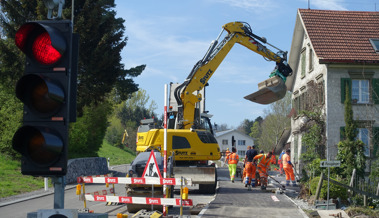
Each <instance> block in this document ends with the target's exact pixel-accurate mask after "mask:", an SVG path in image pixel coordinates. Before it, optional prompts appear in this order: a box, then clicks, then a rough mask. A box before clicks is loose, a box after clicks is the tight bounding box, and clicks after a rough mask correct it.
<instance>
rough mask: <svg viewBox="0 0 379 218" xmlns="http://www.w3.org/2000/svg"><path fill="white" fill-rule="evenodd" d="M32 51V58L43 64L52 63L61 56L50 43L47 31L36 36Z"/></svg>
mask: <svg viewBox="0 0 379 218" xmlns="http://www.w3.org/2000/svg"><path fill="white" fill-rule="evenodd" d="M32 53H33V56H34V58H35V59H36V60H37V61H38V62H39V63H41V64H44V65H51V64H54V63H56V62H57V61H58V60H59V59H60V58H61V57H62V55H61V54H60V53H59V52H58V51H57V50H56V49H55V48H54V47H53V46H52V45H51V39H50V36H49V34H48V33H47V32H44V33H42V34H40V35H39V36H37V37H36V39H35V40H34V42H33V47H32Z"/></svg>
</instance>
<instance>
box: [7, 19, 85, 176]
mask: <svg viewBox="0 0 379 218" xmlns="http://www.w3.org/2000/svg"><path fill="white" fill-rule="evenodd" d="M78 41H79V40H78V37H77V35H76V34H73V33H72V23H71V21H67V20H47V21H34V22H27V23H25V24H23V25H22V26H21V27H20V29H19V30H18V31H17V33H16V36H15V43H16V46H17V47H18V48H19V49H20V50H21V51H22V52H23V53H25V55H26V64H25V72H24V75H23V76H22V78H21V79H20V80H19V81H18V82H17V85H16V96H17V98H19V99H20V100H21V101H22V102H23V103H24V118H23V126H22V127H21V128H20V129H18V130H17V132H16V133H15V135H14V136H13V140H12V147H13V149H15V150H16V151H18V152H19V153H21V155H22V159H21V172H22V174H24V175H34V176H51V175H65V174H66V172H67V151H68V124H69V122H73V121H75V117H76V97H75V96H76V74H77V53H78Z"/></svg>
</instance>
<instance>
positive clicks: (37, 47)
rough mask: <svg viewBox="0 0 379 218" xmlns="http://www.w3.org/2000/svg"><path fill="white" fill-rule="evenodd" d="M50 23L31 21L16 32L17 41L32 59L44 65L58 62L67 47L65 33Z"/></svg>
mask: <svg viewBox="0 0 379 218" xmlns="http://www.w3.org/2000/svg"><path fill="white" fill-rule="evenodd" d="M50 25H51V24H49V23H42V22H30V23H26V24H24V25H22V26H21V27H20V29H19V30H18V31H17V32H16V36H15V43H16V45H17V47H18V48H19V49H21V51H22V52H24V53H25V54H26V56H27V57H29V58H30V59H31V60H32V61H35V62H37V63H39V64H41V65H44V66H52V65H54V64H56V63H57V62H58V61H59V60H60V59H61V58H62V56H63V55H64V53H65V51H66V49H67V48H66V47H67V43H66V40H65V38H64V35H63V33H62V32H61V31H60V30H58V29H57V28H55V27H53V26H50Z"/></svg>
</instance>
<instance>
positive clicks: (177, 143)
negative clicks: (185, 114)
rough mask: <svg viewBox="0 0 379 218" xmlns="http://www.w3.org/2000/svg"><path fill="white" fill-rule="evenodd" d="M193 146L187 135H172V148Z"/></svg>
mask: <svg viewBox="0 0 379 218" xmlns="http://www.w3.org/2000/svg"><path fill="white" fill-rule="evenodd" d="M184 148H191V145H190V143H189V142H188V140H187V139H186V138H185V137H180V136H173V137H172V149H184Z"/></svg>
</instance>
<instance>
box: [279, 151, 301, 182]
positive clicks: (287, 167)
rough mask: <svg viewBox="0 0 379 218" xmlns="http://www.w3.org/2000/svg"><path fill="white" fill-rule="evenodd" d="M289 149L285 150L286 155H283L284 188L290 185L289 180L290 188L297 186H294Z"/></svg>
mask: <svg viewBox="0 0 379 218" xmlns="http://www.w3.org/2000/svg"><path fill="white" fill-rule="evenodd" d="M290 153H291V149H287V150H286V153H285V154H283V157H282V159H283V169H284V172H285V173H286V186H289V185H290V179H291V181H292V186H297V185H296V180H295V174H294V173H293V167H294V166H293V164H292V163H291V156H290Z"/></svg>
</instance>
